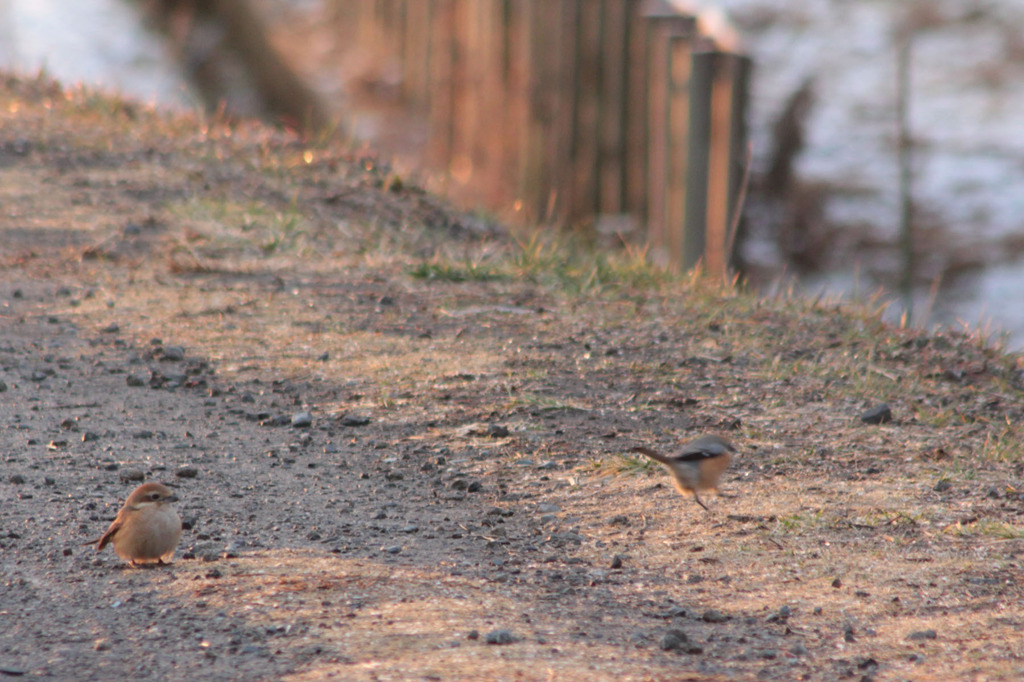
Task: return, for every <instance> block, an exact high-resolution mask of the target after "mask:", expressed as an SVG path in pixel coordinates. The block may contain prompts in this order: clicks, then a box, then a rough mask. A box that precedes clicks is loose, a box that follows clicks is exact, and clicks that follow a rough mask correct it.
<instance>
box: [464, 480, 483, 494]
mask: <svg viewBox="0 0 1024 682" xmlns="http://www.w3.org/2000/svg"><path fill="white" fill-rule="evenodd" d="M483 489H484V484H483V483H481V482H480V481H473V482H472V483H470V484H469V485H468V486H466V492H467V493H478V492H480V491H481V490H483Z"/></svg>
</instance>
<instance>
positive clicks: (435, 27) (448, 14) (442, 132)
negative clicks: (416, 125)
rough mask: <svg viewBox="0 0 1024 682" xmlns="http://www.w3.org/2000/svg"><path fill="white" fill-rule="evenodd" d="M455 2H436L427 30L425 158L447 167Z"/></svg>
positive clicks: (451, 132)
mask: <svg viewBox="0 0 1024 682" xmlns="http://www.w3.org/2000/svg"><path fill="white" fill-rule="evenodd" d="M455 2H456V0H436V2H435V6H434V13H433V16H432V17H431V18H432V25H431V28H430V43H431V47H430V54H431V59H430V66H431V68H430V82H431V90H432V95H431V98H430V113H429V116H430V138H429V141H428V143H427V158H428V159H430V162H431V163H432V164H433V165H434V166H437V167H439V168H443V169H445V170H447V169H448V168H449V167H450V166H451V160H452V147H453V139H452V138H453V135H454V127H455V122H454V119H455V92H456V88H455V49H456V48H455Z"/></svg>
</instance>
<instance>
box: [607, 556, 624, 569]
mask: <svg viewBox="0 0 1024 682" xmlns="http://www.w3.org/2000/svg"><path fill="white" fill-rule="evenodd" d="M625 560H626V557H625V555H623V554H616V555H615V556H613V557H612V561H611V563H610V564H608V567H609V568H622V562H623V561H625Z"/></svg>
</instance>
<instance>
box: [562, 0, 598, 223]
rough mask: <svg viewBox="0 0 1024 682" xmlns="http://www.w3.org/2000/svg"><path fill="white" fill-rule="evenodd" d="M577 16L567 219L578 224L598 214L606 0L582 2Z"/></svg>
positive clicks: (584, 0) (586, 0) (585, 0)
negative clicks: (603, 30)
mask: <svg viewBox="0 0 1024 682" xmlns="http://www.w3.org/2000/svg"><path fill="white" fill-rule="evenodd" d="M581 4H583V5H584V6H585V8H584V9H582V10H580V11H578V12H577V13H576V20H577V23H576V29H575V31H574V33H575V35H576V54H575V63H576V66H575V68H576V78H574V79H573V80H572V81H570V82H571V83H572V84H573V88H574V93H573V97H574V100H575V109H576V115H575V119H574V121H573V126H572V133H573V137H572V142H573V144H572V150H571V152H570V156H571V158H572V160H573V164H572V166H573V173H572V182H571V185H570V188H569V189H570V194H569V201H570V204H569V207H568V217H569V220H570V221H572V222H574V223H575V222H578V221H581V220H584V219H586V218H589V217H593V215H594V214H595V213H596V212H597V180H598V164H599V163H600V150H599V147H598V144H599V141H600V123H601V87H602V85H603V78H602V76H603V73H602V69H601V66H602V63H601V41H602V29H603V26H602V20H603V18H604V17H603V14H604V12H603V6H604V4H605V0H583V2H582V3H581Z"/></svg>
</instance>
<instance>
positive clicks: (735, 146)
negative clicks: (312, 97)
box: [725, 55, 753, 266]
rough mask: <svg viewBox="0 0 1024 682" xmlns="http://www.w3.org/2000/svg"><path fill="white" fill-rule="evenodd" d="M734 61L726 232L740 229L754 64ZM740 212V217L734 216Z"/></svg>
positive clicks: (729, 254) (730, 242)
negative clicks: (748, 106) (727, 226)
mask: <svg viewBox="0 0 1024 682" xmlns="http://www.w3.org/2000/svg"><path fill="white" fill-rule="evenodd" d="M732 59H733V60H734V62H735V68H734V69H733V82H732V111H730V112H729V115H730V117H731V132H730V134H729V157H730V161H729V164H730V165H729V219H728V224H729V229H732V228H733V225H734V224H735V226H736V227H737V229H738V228H739V227H740V217H741V215H742V211H743V206H742V205H741V203H740V197H741V195H742V193H743V191H744V187H743V182H744V179H745V177H746V176H747V172H748V170H749V169H748V168H747V164H748V163H750V159H749V158H748V152H747V105H748V97H749V93H750V72H751V69H752V68H753V63H752V61H751V59H750V57H747V56H745V55H732ZM737 212H739V213H740V214H741V215H736V214H737ZM735 242H736V235H735V234H731V233H727V234H726V252H725V257H726V259H727V263H726V266H729V265H730V264H731V261H732V259H733V258H734V253H733V247H734V246H735Z"/></svg>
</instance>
